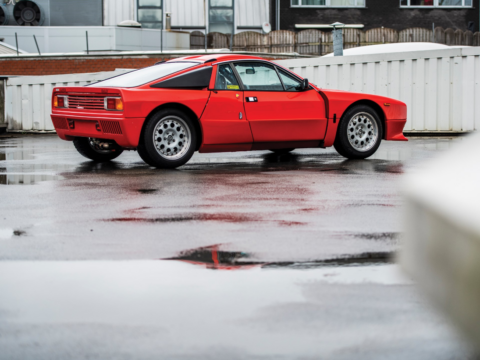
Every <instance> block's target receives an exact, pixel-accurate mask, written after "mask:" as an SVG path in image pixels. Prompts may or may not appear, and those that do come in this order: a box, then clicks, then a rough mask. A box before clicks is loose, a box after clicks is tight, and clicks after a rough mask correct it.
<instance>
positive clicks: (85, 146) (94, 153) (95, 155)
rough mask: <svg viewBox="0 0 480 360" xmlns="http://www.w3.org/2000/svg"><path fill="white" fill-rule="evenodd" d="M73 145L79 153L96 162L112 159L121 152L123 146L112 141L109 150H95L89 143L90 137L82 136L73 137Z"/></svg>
mask: <svg viewBox="0 0 480 360" xmlns="http://www.w3.org/2000/svg"><path fill="white" fill-rule="evenodd" d="M73 145H74V146H75V148H76V149H77V151H78V152H79V153H80V154H81V155H83V156H85V157H86V158H87V159H90V160H93V161H96V162H106V161H110V160H113V159H115V158H117V157H119V156H120V155H121V154H122V152H123V148H122V147H121V146H118V145H117V144H116V143H112V147H111V149H109V150H96V149H95V148H94V147H93V146H92V145H91V140H90V138H84V137H76V138H75V139H73Z"/></svg>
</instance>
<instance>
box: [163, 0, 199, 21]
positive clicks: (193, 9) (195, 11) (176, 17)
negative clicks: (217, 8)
mask: <svg viewBox="0 0 480 360" xmlns="http://www.w3.org/2000/svg"><path fill="white" fill-rule="evenodd" d="M165 11H166V12H170V13H172V26H198V27H204V26H205V0H165Z"/></svg>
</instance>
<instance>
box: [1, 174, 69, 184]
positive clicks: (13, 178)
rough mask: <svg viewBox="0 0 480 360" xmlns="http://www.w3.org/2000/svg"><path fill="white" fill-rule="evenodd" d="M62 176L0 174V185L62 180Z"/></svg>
mask: <svg viewBox="0 0 480 360" xmlns="http://www.w3.org/2000/svg"><path fill="white" fill-rule="evenodd" d="M63 179H64V178H63V176H60V175H52V174H38V173H21V174H16V173H8V174H0V185H35V184H38V183H40V182H43V181H53V180H63Z"/></svg>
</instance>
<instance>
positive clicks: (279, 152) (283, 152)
mask: <svg viewBox="0 0 480 360" xmlns="http://www.w3.org/2000/svg"><path fill="white" fill-rule="evenodd" d="M293 150H295V149H271V150H270V151H271V152H273V153H275V154H277V155H284V154H288V153H291V152H292V151H293Z"/></svg>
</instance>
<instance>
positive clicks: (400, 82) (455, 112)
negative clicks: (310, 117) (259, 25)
mask: <svg viewBox="0 0 480 360" xmlns="http://www.w3.org/2000/svg"><path fill="white" fill-rule="evenodd" d="M276 62H277V63H278V64H280V65H282V66H285V67H288V68H290V69H291V70H292V71H294V72H295V73H297V74H299V75H301V76H303V77H306V78H308V79H309V80H310V81H311V82H312V83H314V84H316V85H318V86H320V87H322V88H325V89H340V90H348V91H354V92H361V93H369V94H377V95H384V96H388V97H392V98H394V99H399V100H401V101H403V102H405V103H406V104H407V106H408V113H407V117H408V118H407V125H406V127H405V130H406V131H454V132H457V131H472V130H477V129H480V48H478V47H472V48H469V47H463V48H450V49H447V50H428V51H415V52H404V53H390V54H375V55H358V56H344V57H323V58H309V59H294V60H278V61H276Z"/></svg>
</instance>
